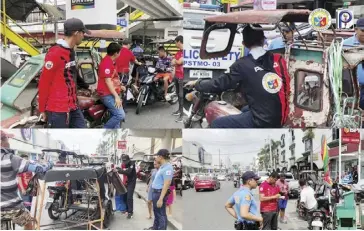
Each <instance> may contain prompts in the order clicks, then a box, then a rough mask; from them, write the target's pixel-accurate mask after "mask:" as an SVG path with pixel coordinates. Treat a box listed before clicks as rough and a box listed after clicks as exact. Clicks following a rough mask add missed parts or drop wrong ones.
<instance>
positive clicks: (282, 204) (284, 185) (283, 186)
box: [276, 173, 289, 224]
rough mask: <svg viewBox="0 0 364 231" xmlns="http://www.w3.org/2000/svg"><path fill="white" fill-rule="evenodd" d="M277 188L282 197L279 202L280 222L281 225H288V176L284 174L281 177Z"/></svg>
mask: <svg viewBox="0 0 364 231" xmlns="http://www.w3.org/2000/svg"><path fill="white" fill-rule="evenodd" d="M276 186H278V187H279V190H280V192H281V195H282V197H281V198H280V199H279V200H278V208H279V220H280V222H281V223H285V224H286V223H287V220H286V219H285V216H284V215H285V210H286V207H287V202H288V192H289V186H288V182H287V181H286V176H285V175H284V173H282V174H281V175H280V179H279V180H278V181H277V182H276Z"/></svg>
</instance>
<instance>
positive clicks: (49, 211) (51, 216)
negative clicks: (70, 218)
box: [48, 204, 61, 220]
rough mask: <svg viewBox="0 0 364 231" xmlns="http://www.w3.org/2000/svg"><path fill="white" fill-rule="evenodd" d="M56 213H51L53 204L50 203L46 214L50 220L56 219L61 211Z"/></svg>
mask: <svg viewBox="0 0 364 231" xmlns="http://www.w3.org/2000/svg"><path fill="white" fill-rule="evenodd" d="M56 214H57V215H54V213H53V204H52V205H51V207H49V208H48V216H49V218H50V219H52V220H58V219H59V217H60V216H61V213H56Z"/></svg>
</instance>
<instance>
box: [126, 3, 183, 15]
mask: <svg viewBox="0 0 364 231" xmlns="http://www.w3.org/2000/svg"><path fill="white" fill-rule="evenodd" d="M122 1H123V2H124V3H125V4H128V5H129V6H131V7H133V8H135V9H139V10H141V11H143V12H145V13H146V14H148V15H150V16H151V17H152V18H168V17H176V16H182V15H183V13H182V7H181V5H180V4H179V3H178V2H177V1H176V0H152V1H150V0H122Z"/></svg>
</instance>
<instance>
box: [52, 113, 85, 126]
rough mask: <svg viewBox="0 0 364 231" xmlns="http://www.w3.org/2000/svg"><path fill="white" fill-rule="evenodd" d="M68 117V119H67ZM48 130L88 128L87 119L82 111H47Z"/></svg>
mask: <svg viewBox="0 0 364 231" xmlns="http://www.w3.org/2000/svg"><path fill="white" fill-rule="evenodd" d="M67 117H68V118H67ZM47 121H48V122H47V123H48V124H47V127H48V128H86V123H85V118H84V117H83V114H82V112H81V110H80V109H76V110H74V111H70V112H69V115H68V116H67V113H66V112H50V111H47Z"/></svg>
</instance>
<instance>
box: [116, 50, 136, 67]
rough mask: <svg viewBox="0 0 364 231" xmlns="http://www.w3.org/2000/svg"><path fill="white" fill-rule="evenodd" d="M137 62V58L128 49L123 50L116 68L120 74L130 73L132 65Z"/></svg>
mask: <svg viewBox="0 0 364 231" xmlns="http://www.w3.org/2000/svg"><path fill="white" fill-rule="evenodd" d="M131 62H135V56H134V54H133V52H132V51H131V50H129V49H128V48H125V47H123V48H121V50H120V56H119V57H118V58H117V60H116V67H117V70H118V72H119V73H129V71H130V68H129V66H130V63H131Z"/></svg>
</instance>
